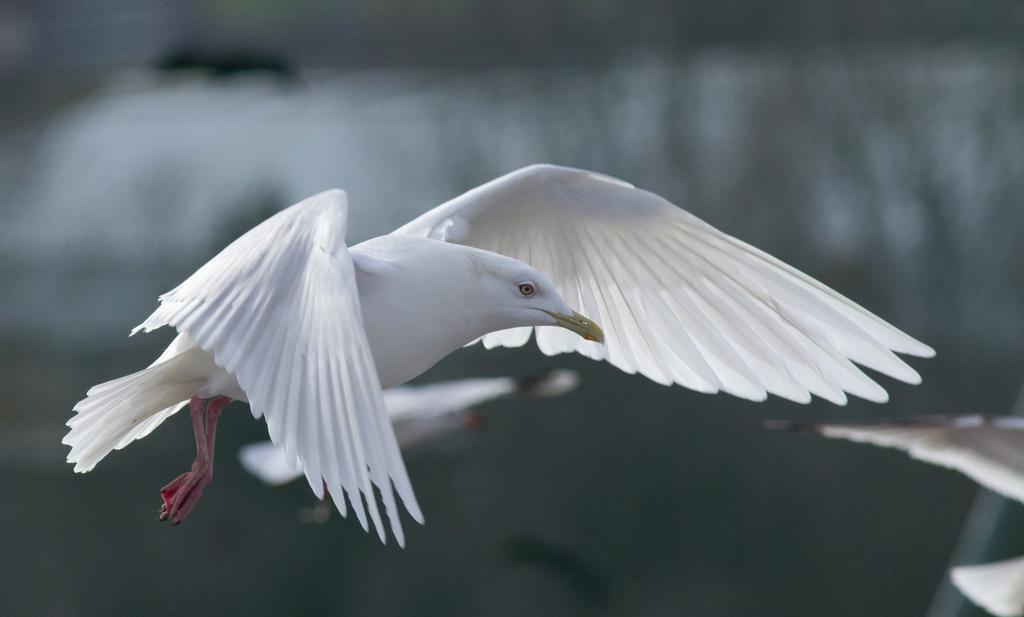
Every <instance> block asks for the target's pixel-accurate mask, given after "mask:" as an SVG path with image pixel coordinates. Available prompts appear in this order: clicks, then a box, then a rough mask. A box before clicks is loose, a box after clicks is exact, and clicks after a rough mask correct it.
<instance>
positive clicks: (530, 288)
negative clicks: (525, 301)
mask: <svg viewBox="0 0 1024 617" xmlns="http://www.w3.org/2000/svg"><path fill="white" fill-rule="evenodd" d="M519 293H521V294H523V295H524V296H526V297H527V298H529V297H530V296H532V295H533V294H535V293H537V288H536V287H534V285H533V283H519Z"/></svg>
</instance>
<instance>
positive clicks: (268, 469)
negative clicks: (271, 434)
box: [238, 441, 303, 486]
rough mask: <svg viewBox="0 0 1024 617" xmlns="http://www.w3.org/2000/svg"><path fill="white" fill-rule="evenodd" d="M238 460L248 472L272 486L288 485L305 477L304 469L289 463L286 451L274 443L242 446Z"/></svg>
mask: <svg viewBox="0 0 1024 617" xmlns="http://www.w3.org/2000/svg"><path fill="white" fill-rule="evenodd" d="M238 460H239V462H241V463H242V467H244V468H245V470H246V471H248V472H249V473H251V474H252V475H254V476H256V477H257V478H259V479H260V480H261V481H262V482H264V483H265V484H269V485H271V486H281V485H282V484H288V483H289V482H291V481H292V480H298V479H299V478H301V477H302V476H303V471H302V468H301V467H298V466H295V465H292V464H291V463H289V462H288V457H286V456H285V455H284V450H282V449H281V448H280V447H279V446H278V445H277V444H275V443H274V442H272V441H261V442H258V443H251V444H248V445H245V446H242V448H241V449H240V450H239V451H238Z"/></svg>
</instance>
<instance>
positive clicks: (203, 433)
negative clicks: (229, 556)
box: [157, 396, 231, 525]
mask: <svg viewBox="0 0 1024 617" xmlns="http://www.w3.org/2000/svg"><path fill="white" fill-rule="evenodd" d="M230 402H231V399H229V398H228V397H226V396H215V397H213V398H209V399H204V398H199V397H198V396H193V397H192V400H191V401H189V412H190V413H191V415H192V432H194V433H195V436H196V460H195V461H194V462H193V463H192V470H191V471H186V472H185V473H183V474H181V475H180V476H178V477H177V478H175V479H173V480H171V482H170V483H169V484H168V485H167V486H165V487H163V488H162V489H160V497H161V498H162V499H163V501H164V503H163V505H162V506H160V515H159V516H158V517H157V520H161V521H166V520H168V519H170V521H171V524H172V525H177V524H178V523H180V522H181V521H183V520H185V517H187V516H188V514H189V512H191V511H192V508H194V507H195V505H196V503H197V502H198V501H199V498H200V497H201V496H202V495H203V489H204V488H206V485H207V484H209V483H210V482H212V481H213V447H214V438H215V437H216V434H217V418H218V417H220V412H221V411H222V410H223V409H224V406H225V405H227V404H228V403H230Z"/></svg>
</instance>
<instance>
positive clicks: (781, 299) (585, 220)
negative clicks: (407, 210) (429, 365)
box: [396, 165, 934, 405]
mask: <svg viewBox="0 0 1024 617" xmlns="http://www.w3.org/2000/svg"><path fill="white" fill-rule="evenodd" d="M396 233H400V234H410V235H416V236H420V237H424V238H434V239H438V240H444V241H446V242H454V243H459V244H464V245H468V246H475V247H479V248H483V249H486V250H489V251H495V252H498V253H501V254H503V255H509V256H512V257H515V258H517V259H521V260H523V261H525V262H527V263H529V264H531V265H533V266H535V267H536V268H538V269H539V270H541V271H543V272H545V273H546V274H548V276H550V277H551V280H552V281H553V282H554V283H555V285H556V287H557V288H558V290H559V292H561V294H562V296H563V297H564V298H566V300H568V302H569V303H570V304H572V305H573V306H575V307H577V309H579V310H580V311H581V312H582V313H584V314H586V315H589V316H591V317H593V318H594V319H596V320H597V321H598V323H601V324H602V325H603V326H604V327H605V335H606V341H605V346H604V347H602V346H600V345H598V344H595V343H593V342H588V341H583V340H580V339H579V337H573V336H571V335H570V334H568V333H566V332H563V331H559V330H556V329H554V328H539V329H538V332H537V344H538V346H539V347H540V349H541V351H543V352H544V353H545V354H548V355H554V354H557V353H563V352H567V351H579V352H580V353H583V354H584V355H586V356H588V357H591V358H596V359H603V358H607V359H608V361H609V362H611V363H612V364H613V365H615V366H616V367H618V368H620V369H622V370H623V371H626V372H627V373H637V372H639V373H641V374H642V375H644V376H646V377H648V378H650V379H652V380H654V381H656V382H658V383H663V384H671V383H677V384H680V385H683V386H686V387H688V388H692V389H694V390H698V391H701V392H719V391H722V392H728V393H730V394H733V395H735V396H739V397H741V398H746V399H750V400H755V401H761V400H764V399H765V397H766V395H767V393H769V392H770V393H772V394H775V395H777V396H781V397H783V398H787V399H790V400H792V401H796V402H800V403H806V402H809V401H810V400H811V395H812V394H814V395H818V396H820V397H822V398H825V399H828V400H830V401H832V402H833V403H836V404H840V405H842V404H844V403H845V402H846V395H845V394H844V392H849V393H850V394H854V395H857V396H860V397H862V398H866V399H868V400H872V401H877V402H883V401H886V400H888V396H887V394H886V392H885V390H884V389H882V387H881V386H879V385H878V384H877V383H875V382H874V381H873V380H871V379H870V378H869V377H867V376H866V375H865V374H864V373H863V372H862V371H861V370H860V369H858V368H857V367H856V366H854V365H853V364H852V363H851V360H852V361H854V362H857V363H859V364H862V365H864V366H867V367H869V368H872V369H875V370H877V371H879V372H881V373H885V374H887V375H889V376H891V377H894V378H896V379H899V380H901V381H905V382H907V383H914V384H916V383H919V382H920V376H919V375H918V374H917V372H916V371H914V369H912V368H911V367H910V366H908V365H907V364H906V363H905V362H903V361H902V360H900V359H899V358H898V357H897V356H896V355H895V354H893V352H894V351H895V352H898V353H906V354H910V355H916V356H922V357H929V356H932V355H934V351H933V350H932V349H931V348H930V347H928V346H927V345H924V344H922V343H920V342H918V341H916V340H914V339H913V338H911V337H909V336H907V335H906V334H904V333H902V332H900V331H899V330H897V329H896V328H894V327H893V326H891V325H889V324H888V323H886V322H885V321H883V320H881V319H879V318H878V317H876V316H874V315H872V314H871V313H869V312H868V311H867V310H865V309H863V308H861V307H860V306H858V305H857V304H855V303H853V302H852V301H850V300H848V299H846V298H844V297H843V296H841V295H839V294H838V293H836V292H835V291H832V290H831V289H829V288H828V287H826V286H824V285H822V284H821V283H819V282H817V281H815V280H814V279H812V278H810V277H808V276H806V275H804V274H802V273H800V272H798V271H797V270H795V269H793V268H791V267H789V266H787V265H786V264H784V263H782V262H780V261H779V260H777V259H775V258H774V257H771V256H770V255H768V254H766V253H764V252H762V251H759V250H758V249H756V248H754V247H752V246H750V245H748V244H746V243H744V242H742V241H740V240H737V239H736V238H733V237H731V236H728V235H726V234H724V233H722V232H720V231H718V230H717V229H715V228H714V227H712V226H710V225H708V224H707V223H705V222H703V221H701V220H700V219H698V218H697V217H695V216H693V215H692V214H690V213H688V212H686V211H685V210H682V209H680V208H678V207H676V206H674V205H672V204H671V203H669V202H668V201H666V200H665V199H663V198H661V197H659V196H658V195H655V194H653V193H649V192H647V191H644V190H641V189H638V188H635V187H634V186H633V185H631V184H628V183H626V182H623V181H621V180H618V179H616V178H611V177H609V176H604V175H601V174H596V173H593V172H588V171H582V170H577V169H568V168H564V167H555V166H551V165H534V166H531V167H526V168H524V169H521V170H519V171H515V172H513V173H510V174H508V175H506V176H502V177H501V178H498V179H496V180H493V181H491V182H488V183H487V184H484V185H483V186H480V187H478V188H475V189H473V190H471V191H469V192H468V193H466V194H464V195H462V196H460V197H456V198H455V199H453V200H451V201H449V202H447V203H445V204H444V205H442V206H440V207H438V208H435V209H433V210H431V211H430V212H427V213H426V214H424V215H423V216H420V217H419V218H417V219H416V220H414V221H412V222H410V223H408V224H407V225H405V226H404V227H402V228H400V229H399V230H398V231H397V232H396ZM530 331H531V328H518V329H515V330H508V331H502V332H495V333H491V334H488V335H487V336H485V337H484V338H483V342H484V345H485V346H487V347H488V348H491V347H495V346H499V345H500V346H505V347H517V346H520V345H523V344H524V343H526V341H528V340H529V337H530Z"/></svg>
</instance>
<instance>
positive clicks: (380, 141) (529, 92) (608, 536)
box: [0, 49, 1024, 616]
mask: <svg viewBox="0 0 1024 617" xmlns="http://www.w3.org/2000/svg"><path fill="white" fill-rule="evenodd" d="M1020 69H1021V66H1020V61H1019V60H1018V59H1017V58H1016V57H1014V56H1012V55H1002V54H999V53H997V52H992V53H981V52H970V53H968V52H965V51H960V50H956V49H945V50H940V51H934V52H923V51H918V52H914V53H907V54H903V55H885V56H883V55H873V54H867V53H859V54H850V53H847V54H839V53H836V54H834V55H826V56H816V57H814V58H809V57H805V56H790V55H774V54H753V55H734V54H729V53H726V52H715V53H704V54H700V55H695V56H690V57H687V58H684V59H681V60H674V61H671V62H669V61H665V60H663V59H659V58H657V57H648V56H642V57H641V56H637V57H632V58H629V59H627V60H624V61H622V62H621V63H619V64H618V65H615V66H613V67H612V68H609V69H588V70H581V71H574V70H558V71H555V70H531V71H526V70H515V71H513V70H508V71H489V72H458V73H446V72H436V71H410V72H396V71H376V72H365V73H352V74H337V73H324V74H315V73H314V74H309V75H306V76H304V78H303V80H302V83H299V84H296V85H287V84H282V83H280V82H277V81H270V80H261V79H258V78H244V79H243V78H239V79H232V80H226V81H217V82H212V81H206V80H203V79H198V78H188V77H185V78H168V77H166V76H155V75H150V74H124V75H121V76H119V77H117V78H115V79H112V80H110V81H109V82H105V83H103V84H99V85H97V86H96V87H95V88H92V89H88V90H85V91H84V92H76V93H74V96H73V97H72V96H69V101H68V102H67V103H64V104H62V105H60V106H59V107H57V108H56V110H52V109H51V108H41V109H40V111H39V114H38V115H37V116H36V117H35V120H34V121H33V122H32V123H27V124H26V125H25V126H29V127H43V128H42V130H34V129H31V128H30V129H25V128H24V126H21V127H7V128H5V129H3V131H2V132H0V194H2V195H3V200H2V202H0V290H3V292H4V293H3V296H4V299H3V301H2V302H0V350H2V352H0V395H2V396H3V399H4V400H5V402H6V405H5V406H4V407H3V408H0V435H2V436H0V479H2V480H3V486H4V487H5V489H4V490H3V497H2V498H0V528H3V529H7V530H10V531H9V533H8V534H7V536H6V538H5V540H6V544H7V546H6V548H5V554H7V555H8V556H9V557H8V559H7V560H4V561H3V562H0V563H2V564H3V565H0V596H2V597H6V598H10V601H11V602H12V603H13V604H12V606H11V607H10V608H9V609H8V610H9V614H33V615H37V614H38V615H50V614H52V615H112V614H140V613H144V614H151V615H159V614H168V615H172V614H182V613H183V612H186V611H192V612H198V613H200V614H244V615H247V616H254V615H263V614H266V615H280V614H324V615H341V614H371V615H388V614H410V613H413V614H444V615H462V614H465V615H471V614H473V615H475V614H488V615H521V614H563V615H569V614H580V615H584V614H586V615H593V614H630V615H646V614H649V615H665V614H685V615H749V614H757V615H817V614H828V615H905V614H922V613H923V612H924V610H925V609H926V607H927V605H928V601H929V599H930V596H931V593H932V590H933V589H934V587H935V585H936V584H937V582H938V581H939V580H940V579H941V577H942V576H944V568H945V565H946V564H945V560H946V558H947V557H948V554H949V550H950V549H951V547H952V546H953V543H954V541H955V539H956V534H955V532H956V529H957V527H958V525H959V524H960V522H961V520H962V516H963V513H964V511H965V508H966V506H967V504H968V501H969V498H970V496H971V494H972V491H973V487H972V485H971V484H970V483H969V482H966V481H964V480H962V479H960V478H957V477H955V476H952V475H950V474H946V473H944V472H942V471H941V470H936V469H931V468H928V467H926V466H923V465H918V464H915V463H912V462H910V461H907V460H904V459H903V458H902V457H901V456H899V455H896V454H892V453H885V452H872V451H870V450H864V449H860V448H857V447H856V446H850V445H844V444H836V443H825V442H823V441H818V440H814V439H809V438H798V437H793V436H787V435H775V434H770V435H766V434H763V433H761V432H760V431H758V430H756V429H755V427H756V423H757V421H758V420H759V419H762V418H766V417H795V418H804V419H807V418H812V417H815V418H820V417H832V418H840V417H841V418H849V417H851V416H852V417H866V416H878V415H889V416H891V415H909V414H913V413H943V412H980V413H986V412H987V413H1001V412H1004V411H1005V410H1006V408H1007V407H1008V406H1009V404H1010V401H1011V400H1012V397H1013V394H1014V392H1015V390H1016V387H1017V385H1018V383H1019V379H1020V373H1021V370H1020V369H1021V368H1022V363H1021V358H1020V353H1019V349H1020V342H1021V340H1022V336H1024V326H1022V325H1021V324H1022V322H1021V320H1020V318H1019V316H1020V314H1021V311H1022V309H1024V286H1021V285H1020V281H1021V278H1022V274H1024V253H1022V252H1021V251H1020V250H1019V246H1020V242H1021V240H1022V239H1024V237H1022V236H1024V234H1022V229H1024V226H1022V224H1024V209H1022V208H1021V206H1020V203H1019V196H1020V195H1021V194H1024V192H1022V189H1024V186H1022V183H1024V152H1022V150H1021V148H1022V147H1024V104H1022V103H1024V96H1022V95H1024V71H1021V70H1020ZM537 161H547V162H554V163H560V164H567V165H575V166H580V167H586V168H592V169H596V170H599V171H602V172H606V173H610V174H613V175H617V176H620V177H622V178H624V179H627V180H629V181H631V182H633V183H635V184H637V185H639V186H642V187H644V188H647V189H649V190H652V191H655V192H657V193H660V194H662V195H664V196H666V197H667V198H669V199H670V200H672V201H674V202H675V203H677V204H680V205H682V206H685V207H686V208H687V209H689V210H691V211H692V212H694V213H696V214H698V215H700V216H702V217H704V218H705V219H706V220H708V221H709V222H711V223H713V224H715V225H717V226H719V227H721V228H723V229H724V230H726V231H728V232H730V233H733V234H734V235H737V236H739V237H741V238H743V239H745V240H748V241H751V242H752V243H754V244H756V245H758V246H760V247H762V248H764V249H766V250H768V251H769V252H772V253H774V254H776V255H777V256H779V257H781V258H783V259H785V260H787V261H789V262H790V263H793V264H794V265H796V266H798V267H799V268H801V269H803V270H805V271H807V272H808V273H810V274H812V275H814V276H816V277H819V278H821V279H822V280H824V281H825V282H827V283H828V284H830V285H832V286H834V287H835V288H837V289H839V290H840V291H842V292H844V293H846V294H847V295H849V296H851V297H853V298H855V299H856V300H858V301H859V302H862V303H863V304H865V305H866V306H868V307H869V308H871V309H872V310H874V311H876V312H878V313H880V314H881V315H883V316H884V317H886V318H887V319H890V320H891V321H893V322H894V323H896V324H897V325H899V326H900V327H903V328H905V329H907V330H908V331H909V332H911V333H912V334H914V335H916V336H919V337H920V338H922V339H924V340H926V341H928V342H930V343H932V344H934V345H935V346H936V348H937V349H938V350H939V354H940V355H939V358H937V359H936V360H930V361H915V362H914V363H913V364H914V365H915V367H917V368H919V369H920V370H921V373H922V375H923V376H924V379H925V383H924V385H923V386H920V387H916V388H913V387H910V386H904V385H900V384H895V383H894V382H891V381H885V382H884V385H885V386H886V387H887V388H888V389H889V390H890V392H891V393H892V398H893V400H892V402H891V403H890V404H889V405H887V406H884V407H880V406H874V405H869V404H866V403H861V402H858V401H855V402H853V403H851V405H850V407H848V408H844V409H840V408H834V407H829V406H827V405H826V404H823V403H820V402H819V403H815V404H812V405H811V406H809V407H799V406H796V405H793V404H790V403H784V402H780V401H778V400H771V401H769V402H767V403H765V404H763V405H752V404H749V403H744V402H740V401H737V400H734V399H730V398H727V397H724V396H723V397H707V396H702V395H698V394H695V393H692V392H689V391H686V390H683V389H681V388H672V389H667V388H662V387H659V386H656V385H653V384H651V383H649V382H645V381H643V380H642V379H640V378H635V377H630V376H627V375H621V374H619V373H617V372H616V371H614V370H613V369H611V368H609V367H606V366H603V365H598V364H594V363H590V362H586V361H584V360H581V359H578V358H567V357H561V358H555V359H546V358H543V357H541V356H540V354H539V353H537V352H535V351H532V350H529V349H522V350H515V351H510V350H505V351H495V352H486V353H485V352H483V351H482V350H478V349H473V350H468V351H465V352H461V353H459V354H456V355H455V356H453V357H452V358H450V359H449V360H447V361H445V362H443V363H442V364H441V365H439V366H438V367H437V368H436V369H434V370H433V371H432V372H431V373H430V374H428V375H427V376H426V377H425V380H433V379H440V378H447V377H458V376H466V375H470V374H500V373H502V372H511V373H516V374H527V373H531V372H537V371H539V370H542V369H543V368H544V367H549V366H555V365H560V364H569V365H571V366H573V367H574V368H577V369H579V370H581V371H583V372H584V388H582V389H581V391H580V392H578V393H575V394H573V395H572V396H570V397H568V398H566V399H562V400H553V401H537V402H530V403H529V405H523V404H516V403H511V402H510V403H501V404H498V405H495V406H494V409H493V412H494V413H493V414H491V415H490V416H489V419H490V422H489V423H488V425H487V427H486V429H485V430H484V431H483V432H482V433H480V434H475V435H462V436H458V437H456V438H453V439H451V440H447V441H445V442H444V443H441V444H438V445H437V446H436V447H434V448H428V449H427V450H425V451H423V452H420V453H419V454H418V455H417V456H415V457H414V458H413V459H412V461H411V463H410V473H411V475H412V477H413V480H414V482H415V483H416V487H417V492H418V495H419V496H420V499H421V502H422V503H423V506H424V510H425V512H426V515H427V519H428V525H427V526H426V527H424V528H415V529H412V530H410V532H409V548H407V549H406V550H405V551H403V552H400V551H398V550H396V549H394V548H392V547H388V548H381V547H380V546H377V545H376V544H375V540H374V539H373V538H372V537H368V536H366V535H364V534H363V533H362V531H361V530H359V529H358V526H357V525H355V524H354V523H353V522H351V521H348V522H340V521H337V520H335V521H332V522H331V523H330V524H328V525H325V526H322V527H317V526H305V525H301V524H298V523H297V522H296V515H295V512H296V510H297V508H298V507H299V506H300V505H305V504H307V503H308V500H309V496H308V495H307V494H306V493H307V492H308V491H306V490H305V489H304V488H303V487H300V486H296V487H291V488H288V489H284V490H280V491H269V490H267V489H265V488H263V487H260V486H258V485H256V483H255V481H253V480H250V479H249V478H247V477H244V476H243V474H242V471H241V469H240V468H239V466H238V465H237V464H236V463H235V461H234V460H233V458H232V452H233V450H234V448H236V447H237V446H238V445H240V444H241V443H244V442H246V441H252V440H255V439H258V438H261V437H262V433H263V428H262V425H261V424H258V423H256V422H253V421H252V420H251V418H249V417H248V414H247V413H245V411H244V407H243V406H238V408H237V409H233V411H234V413H228V414H226V415H225V418H224V427H223V429H222V431H219V433H220V446H219V450H220V452H221V457H220V461H219V463H218V477H217V482H216V483H215V484H214V485H213V486H212V487H211V489H210V490H209V491H208V493H207V496H206V497H204V503H203V504H202V505H201V506H200V507H199V509H198V510H197V512H196V513H195V515H194V516H193V518H192V519H190V520H189V522H188V523H186V525H184V526H183V527H182V528H180V529H164V528H162V527H161V526H158V525H157V524H156V523H153V522H152V521H151V520H150V517H151V516H153V515H155V511H156V506H157V504H158V503H159V500H158V499H157V494H156V491H157V489H158V487H159V486H161V485H162V484H163V483H164V482H165V481H167V480H169V479H170V478H171V477H173V476H174V475H175V474H176V473H177V472H180V471H181V469H180V468H182V467H184V466H185V465H186V464H187V463H188V461H190V460H191V456H192V452H191V448H192V445H191V444H192V441H191V436H190V432H189V428H188V426H187V424H188V423H187V422H186V421H184V418H183V417H178V418H174V419H173V420H172V421H169V422H168V423H167V426H165V427H163V428H161V429H160V430H159V431H158V432H157V433H156V434H154V436H152V437H150V438H148V439H146V440H145V441H144V442H141V443H139V444H135V445H133V446H131V447H129V448H127V449H126V450H124V451H123V452H117V453H115V454H113V455H112V456H111V458H110V460H109V461H104V463H103V464H102V465H100V466H99V468H98V469H97V470H96V471H95V472H93V473H91V474H89V475H88V476H85V477H75V476H73V475H72V474H71V471H70V467H69V466H66V465H64V464H63V463H62V458H63V455H64V452H63V448H62V447H59V446H58V445H57V444H58V443H59V439H60V436H61V435H62V433H63V430H64V429H63V427H62V424H63V422H64V421H65V420H66V419H67V417H68V416H69V415H70V408H71V405H72V404H73V403H74V401H76V400H77V399H78V397H80V396H81V395H82V393H83V392H84V390H85V389H86V388H87V387H88V386H89V385H91V384H92V383H95V382H98V381H101V380H104V379H108V378H111V377H113V376H116V375H120V374H123V373H126V372H128V371H131V370H134V369H136V368H138V367H139V366H140V365H141V364H142V363H144V362H148V361H149V360H151V358H152V357H153V355H155V354H156V353H157V352H158V350H159V348H160V346H161V345H163V344H166V342H167V340H168V335H167V334H166V333H165V334H154V335H150V336H147V337H136V338H135V339H133V340H132V341H130V342H129V341H128V340H127V339H126V338H125V336H126V334H127V332H128V329H129V328H130V327H131V326H132V325H134V324H135V323H137V322H139V321H141V320H142V319H143V318H144V317H145V316H146V315H147V314H148V312H149V311H150V310H151V309H152V307H153V306H154V304H155V296H156V295H157V294H158V293H160V292H162V291H165V290H166V289H169V288H170V287H172V286H173V285H174V284H176V283H177V282H178V281H180V280H181V278H182V277H183V276H184V275H186V274H188V273H189V272H191V271H192V270H193V269H194V268H195V267H196V266H198V265H199V264H201V263H202V262H203V261H205V260H206V259H207V258H208V257H209V256H211V255H212V254H213V253H215V252H216V251H217V250H219V248H220V247H221V246H223V244H224V243H225V242H226V241H228V240H230V239H231V238H233V237H235V236H236V235H238V233H240V232H241V231H243V230H245V229H246V228H247V227H249V226H250V225H252V224H253V223H255V222H257V221H259V220H261V219H262V218H264V217H265V216H267V215H268V214H269V213H271V212H273V211H275V210H276V209H279V208H281V207H283V206H285V205H287V204H289V203H292V202H294V201H296V200H298V199H300V198H301V197H304V196H306V195H308V194H311V193H313V192H316V191H320V190H323V189H325V188H328V187H331V186H340V187H343V188H345V189H346V190H347V191H348V193H349V197H350V202H351V228H350V229H351V231H350V238H349V239H350V241H352V242H355V241H358V240H361V239H364V238H367V237H370V236H372V235H376V234H379V233H383V232H386V231H389V230H390V229H392V228H394V227H397V226H398V225H399V224H401V223H403V222H405V221H407V220H408V219H410V218H411V217H412V216H414V215H415V214H418V213H419V212H422V211H423V210H425V209H427V208H429V207H431V206H433V205H435V204H437V203H440V202H442V201H444V200H445V199H447V198H449V197H452V196H454V195H456V194H458V193H460V192H462V191H463V190H466V189H468V188H470V187H472V186H475V185H477V184H479V183H481V182H483V181H486V180H488V179H490V178H492V177H494V176H496V175H499V174H501V173H504V172H507V171H510V170H511V169H514V168H516V167H518V166H520V165H524V164H527V163H531V162H537ZM410 524H411V523H410ZM1019 548H1020V547H1019V546H1008V547H1007V554H1008V555H1010V554H1014V553H1015V552H1016V553H1019ZM11 556H16V558H12V557H11ZM54 581H60V584H61V587H60V588H61V594H59V595H55V594H54V593H53V592H52V589H53V585H54V584H55V583H54ZM581 581H582V582H581Z"/></svg>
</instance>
